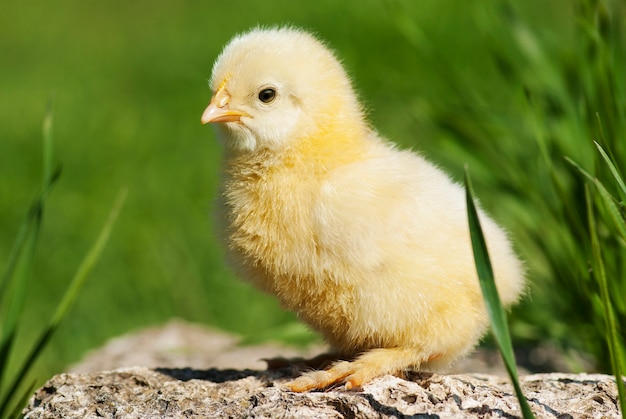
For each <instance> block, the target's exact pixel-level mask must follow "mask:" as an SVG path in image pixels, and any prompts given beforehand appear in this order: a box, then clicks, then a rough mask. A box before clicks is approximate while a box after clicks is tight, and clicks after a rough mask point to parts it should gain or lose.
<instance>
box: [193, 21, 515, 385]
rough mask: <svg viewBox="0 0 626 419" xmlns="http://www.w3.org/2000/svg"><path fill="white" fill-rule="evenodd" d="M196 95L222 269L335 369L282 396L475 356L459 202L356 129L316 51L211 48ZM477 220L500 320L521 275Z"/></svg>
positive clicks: (413, 158)
mask: <svg viewBox="0 0 626 419" xmlns="http://www.w3.org/2000/svg"><path fill="white" fill-rule="evenodd" d="M210 85H211V89H212V90H213V97H212V99H211V101H210V103H209V106H208V107H207V108H206V110H205V111H204V113H203V114H202V118H201V120H202V123H204V124H206V123H215V124H217V129H218V136H219V137H220V139H221V141H223V143H224V167H223V178H222V182H221V193H220V197H219V198H218V217H219V219H220V222H221V225H220V228H221V233H222V237H223V240H224V242H225V245H226V248H227V249H228V254H229V259H230V261H231V263H232V265H233V266H234V268H235V269H236V271H237V272H238V274H239V275H240V276H242V277H243V278H245V279H247V280H249V281H251V282H252V283H254V284H255V285H257V286H258V287H260V288H261V289H263V290H265V291H267V292H270V293H272V294H274V295H275V296H276V297H278V299H279V300H280V302H281V303H282V305H283V306H284V307H285V308H287V309H289V310H293V311H295V312H296V313H297V315H298V316H299V317H300V318H301V319H302V320H303V321H304V322H306V323H307V324H308V325H309V326H310V327H312V328H313V329H315V330H317V331H319V332H320V333H321V334H322V335H323V336H324V337H325V339H326V340H327V341H328V342H329V343H330V344H331V345H332V347H333V348H334V349H335V350H336V351H338V353H339V354H341V355H342V358H341V359H348V360H344V361H338V362H336V363H334V364H333V365H331V366H330V368H329V369H327V370H320V371H310V372H307V373H305V374H303V375H302V376H300V377H299V378H297V379H295V381H293V382H291V383H289V384H288V387H289V388H290V389H291V390H293V391H306V390H310V389H322V388H325V387H327V386H329V385H331V384H335V383H345V387H346V388H347V389H350V388H354V387H358V386H361V385H362V384H364V383H366V382H368V381H370V380H371V379H373V378H375V377H377V376H380V375H383V374H400V373H402V372H403V371H404V370H406V369H409V368H419V367H427V368H435V367H437V366H445V365H448V364H449V363H451V362H452V361H453V360H455V359H456V358H457V357H459V356H460V355H463V354H465V353H466V352H468V351H469V350H470V349H472V348H473V347H474V346H475V345H476V343H477V342H478V340H479V339H480V337H481V336H482V335H483V333H484V332H485V330H486V328H487V325H488V318H487V314H486V310H485V306H484V303H483V300H482V295H481V291H480V287H479V283H478V279H477V275H476V269H475V267H474V261H473V255H472V249H471V244H470V238H469V228H468V224H467V215H466V209H465V199H464V191H463V189H462V188H461V187H460V186H459V185H457V184H455V183H453V182H452V181H451V180H450V179H449V178H448V177H447V176H446V174H444V173H443V172H442V171H441V170H439V169H438V168H436V167H435V166H434V165H432V164H431V163H429V162H427V161H426V160H425V159H424V158H422V157H421V156H419V155H418V154H415V153H413V152H410V151H403V150H399V149H397V148H396V147H394V145H392V144H391V143H389V142H388V141H387V140H385V139H384V138H381V136H380V135H379V134H378V133H377V132H376V131H375V130H373V129H372V127H371V126H370V125H368V123H367V121H366V119H365V117H364V113H363V108H362V106H361V105H360V104H359V101H358V99H357V96H356V94H355V92H354V90H353V88H352V86H351V83H350V79H349V78H348V76H347V74H346V72H345V71H344V69H343V67H342V65H341V64H340V62H339V60H338V59H337V58H336V57H335V55H334V54H333V53H332V52H331V51H330V50H329V49H328V48H327V47H326V46H325V45H324V44H323V43H321V42H320V41H318V40H317V39H316V38H315V37H313V36H312V35H310V34H308V33H306V32H304V31H302V30H298V29H294V28H277V29H254V30H252V31H250V32H248V33H245V34H243V35H240V36H237V37H235V38H234V39H233V40H232V41H231V42H230V43H229V44H228V45H227V46H226V47H225V48H224V50H223V52H222V53H221V54H220V56H219V57H218V58H217V61H216V63H215V65H214V67H213V73H212V77H211V82H210ZM480 217H481V222H482V225H483V229H484V233H485V236H486V239H487V245H488V249H489V252H490V255H491V257H492V259H493V265H494V271H495V276H496V279H497V287H498V291H499V293H500V296H501V299H502V301H503V303H504V304H506V305H509V304H511V303H513V302H515V301H516V300H517V299H518V297H519V296H520V294H521V293H522V290H523V286H524V285H523V284H524V274H523V269H522V265H521V263H520V261H519V260H518V258H517V257H516V256H515V254H514V252H513V250H512V248H511V245H510V243H509V240H508V238H507V236H506V234H505V233H504V231H503V230H502V229H500V228H499V227H498V226H497V225H496V224H495V223H494V222H493V221H492V220H491V219H490V218H488V217H487V216H486V215H485V214H484V213H482V212H481V213H480Z"/></svg>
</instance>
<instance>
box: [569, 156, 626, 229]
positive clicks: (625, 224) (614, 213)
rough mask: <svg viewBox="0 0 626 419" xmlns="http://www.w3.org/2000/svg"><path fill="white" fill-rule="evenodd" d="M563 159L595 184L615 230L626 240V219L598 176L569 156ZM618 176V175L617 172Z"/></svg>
mask: <svg viewBox="0 0 626 419" xmlns="http://www.w3.org/2000/svg"><path fill="white" fill-rule="evenodd" d="M565 160H567V161H568V162H569V163H570V164H571V165H572V166H574V167H575V168H576V169H577V170H578V171H579V172H580V173H581V174H582V175H583V176H585V177H586V178H587V179H589V180H590V181H591V182H592V183H593V184H594V185H595V186H596V188H597V189H598V191H599V192H600V196H601V197H602V199H603V201H604V203H605V204H606V208H607V210H608V213H609V215H610V216H611V220H612V221H613V224H614V225H615V228H616V229H617V232H618V233H619V235H620V237H621V238H622V240H624V241H626V221H624V218H623V217H622V215H621V212H620V209H619V207H618V204H617V202H616V200H615V198H614V197H613V195H611V194H610V193H609V191H608V190H607V189H606V188H605V187H604V185H603V184H602V182H600V180H598V178H596V177H594V176H592V175H591V174H590V173H589V172H587V171H586V170H585V169H583V168H582V167H580V165H579V164H577V163H576V162H575V161H574V160H572V159H570V158H569V157H565ZM618 176H619V173H618Z"/></svg>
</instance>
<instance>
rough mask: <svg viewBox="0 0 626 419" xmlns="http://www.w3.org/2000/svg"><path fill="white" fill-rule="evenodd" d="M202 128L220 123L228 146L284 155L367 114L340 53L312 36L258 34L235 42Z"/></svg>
mask: <svg viewBox="0 0 626 419" xmlns="http://www.w3.org/2000/svg"><path fill="white" fill-rule="evenodd" d="M210 86H211V89H212V91H213V97H212V98H211V102H210V103H209V106H208V107H207V108H206V110H205V111H204V113H203V115H202V123H205V124H206V123H219V124H218V127H219V130H218V132H219V133H220V137H221V138H222V140H223V141H224V143H225V145H226V147H228V148H231V149H234V150H239V151H254V150H258V149H270V150H272V149H280V148H281V147H287V146H289V144H291V143H292V142H295V141H298V140H299V139H301V138H303V137H310V136H312V135H315V134H316V132H319V131H322V130H328V125H333V124H334V125H336V124H337V123H338V122H340V121H344V120H349V121H352V123H361V121H362V119H363V118H362V114H361V108H360V105H359V103H358V100H357V98H356V96H355V94H354V92H353V89H352V86H351V84H350V80H349V78H348V76H347V75H346V73H345V71H344V69H343V68H342V66H341V64H340V63H339V61H338V60H337V58H336V57H335V56H334V55H333V53H332V52H331V51H330V50H329V49H328V48H326V47H325V46H324V45H323V44H322V43H321V42H320V41H318V40H317V39H315V38H314V37H313V36H311V35H310V34H308V33H306V32H302V31H299V30H297V29H292V28H279V29H254V30H252V31H250V32H248V33H245V34H243V35H239V36H237V37H235V38H234V39H233V40H232V41H231V42H230V43H229V44H228V45H226V47H225V48H224V50H223V51H222V53H221V54H220V55H219V57H218V58H217V61H216V62H215V64H214V66H213V72H212V76H211V81H210Z"/></svg>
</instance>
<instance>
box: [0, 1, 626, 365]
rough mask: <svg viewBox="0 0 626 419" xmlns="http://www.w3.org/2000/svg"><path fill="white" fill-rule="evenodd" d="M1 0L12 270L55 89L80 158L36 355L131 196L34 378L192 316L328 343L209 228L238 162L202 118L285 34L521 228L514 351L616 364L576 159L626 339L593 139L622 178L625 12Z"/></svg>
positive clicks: (2, 227) (47, 248)
mask: <svg viewBox="0 0 626 419" xmlns="http://www.w3.org/2000/svg"><path fill="white" fill-rule="evenodd" d="M2 8H3V12H2V14H1V16H0V52H2V57H3V65H2V66H0V80H1V81H2V86H3V95H0V263H2V266H6V264H7V263H8V261H9V260H10V252H11V245H12V241H13V238H14V237H15V236H16V235H17V234H18V228H19V227H18V226H19V223H20V222H21V220H22V211H23V209H24V208H27V207H28V204H29V202H30V201H31V199H32V196H31V191H33V190H36V189H37V188H38V187H39V185H40V172H41V169H40V167H41V164H40V161H41V147H40V141H39V139H40V126H41V120H42V119H43V117H44V113H45V103H46V99H47V97H48V96H49V95H50V94H51V93H54V95H55V121H56V125H55V137H56V138H57V139H58V140H57V142H56V143H57V144H56V155H57V156H58V157H57V159H58V160H59V161H60V162H61V163H62V166H63V188H58V190H55V193H54V194H53V195H51V196H50V197H49V199H48V200H47V204H46V205H47V211H46V218H45V226H46V228H45V229H44V230H42V231H41V234H40V236H39V239H38V244H37V248H36V249H35V250H34V258H35V260H36V261H37V263H35V264H34V266H33V267H32V272H31V277H32V278H33V286H32V287H31V288H29V289H28V290H27V291H26V292H25V297H24V298H25V301H24V307H27V309H26V310H25V311H24V312H23V323H22V327H21V328H20V334H19V336H17V340H16V342H15V344H16V348H18V350H25V349H24V348H26V347H27V343H28V342H32V341H34V340H35V338H36V334H37V333H38V330H39V327H40V326H41V319H45V318H49V316H50V313H53V312H54V309H55V302H56V301H59V300H60V299H61V297H62V294H63V291H64V287H65V285H64V284H66V280H67V278H70V277H72V275H73V274H74V269H75V267H76V266H78V265H79V264H80V261H81V259H82V257H83V255H84V251H85V249H88V248H90V246H91V244H92V240H93V234H94V232H95V231H98V230H99V228H100V225H101V223H102V220H103V219H105V218H106V216H107V213H108V211H109V208H110V203H111V202H112V201H113V200H114V197H115V196H116V194H117V192H118V190H119V189H120V187H121V185H127V186H128V190H129V192H128V199H127V202H126V204H125V209H124V212H123V214H121V216H120V218H119V220H118V222H117V224H116V232H115V234H114V235H113V236H112V237H111V242H110V243H109V245H108V246H107V249H105V250H104V251H103V253H102V255H101V261H100V262H99V263H98V265H97V266H96V267H95V268H94V271H93V272H92V274H91V276H90V280H89V281H87V283H86V284H85V286H84V289H83V291H82V293H81V295H80V298H78V300H77V302H76V306H75V307H74V309H73V310H72V311H71V313H70V317H69V318H68V319H67V322H65V323H64V324H63V325H62V326H61V327H60V328H59V330H58V334H57V335H56V336H55V337H54V338H53V339H52V340H51V342H50V347H49V351H46V353H45V354H44V356H43V357H42V359H41V362H40V363H38V364H37V365H35V369H34V370H35V372H36V373H37V375H38V376H40V377H47V376H49V375H51V374H52V373H54V372H58V371H60V370H62V368H64V367H65V366H66V365H67V364H68V363H71V362H75V361H77V360H78V359H79V358H80V356H81V355H82V354H83V353H84V352H85V351H86V350H87V349H89V348H93V347H97V346H98V345H101V344H102V343H103V342H104V341H105V340H106V339H107V338H109V337H112V336H115V335H119V334H121V333H125V332H128V331H130V330H133V329H136V328H140V327H143V326H146V325H150V324H157V323H161V322H164V321H165V320H166V319H168V318H171V317H173V316H178V317H182V318H185V319H188V320H191V321H197V322H202V323H205V324H208V325H213V326H216V327H219V328H223V329H226V330H230V331H234V332H237V333H241V334H243V335H244V336H246V337H247V338H248V339H249V340H250V341H254V340H260V339H267V338H272V337H279V338H284V339H290V340H293V341H298V342H302V341H307V340H310V339H311V338H312V337H311V336H312V335H311V334H308V333H306V332H303V331H302V330H303V329H302V328H297V327H294V326H293V325H294V323H295V318H294V317H293V315H291V314H289V313H285V312H283V311H282V310H281V309H280V308H279V307H278V305H277V303H276V302H275V301H274V299H272V298H271V297H269V296H265V295H263V294H260V293H259V292H257V291H255V290H253V289H252V287H250V286H248V285H246V284H243V283H241V282H240V281H238V280H237V279H236V278H234V277H233V275H232V274H230V273H229V271H228V269H227V268H226V267H225V266H224V263H223V260H222V253H221V250H220V249H219V246H218V245H217V241H216V239H215V237H214V228H213V224H212V221H211V218H210V217H209V214H210V208H211V200H212V199H213V197H214V196H215V193H216V187H217V174H218V164H219V159H220V153H221V150H220V147H219V144H217V142H216V141H215V137H214V134H213V132H212V131H211V129H209V128H208V127H206V126H202V125H200V123H199V118H200V114H201V112H202V110H203V109H204V106H206V103H207V102H208V100H209V96H210V92H209V89H208V87H207V79H208V77H209V74H210V70H211V65H212V62H213V60H214V59H215V57H216V56H217V54H218V53H219V51H220V49H221V48H222V46H223V45H224V43H225V42H227V40H228V39H229V38H231V37H232V36H233V35H234V34H235V33H238V32H241V31H243V30H246V29H248V28H250V27H252V26H255V25H257V24H265V25H268V24H280V23H288V22H289V23H294V24H296V25H299V26H303V27H305V28H309V29H312V30H314V31H315V32H317V33H318V34H319V35H320V37H322V38H323V39H325V40H326V41H327V42H328V43H329V44H330V45H332V46H333V47H334V48H335V49H336V51H337V53H338V55H339V56H341V57H342V58H343V61H344V63H345V65H346V66H347V68H348V70H349V72H350V73H351V74H352V75H353V76H354V80H355V86H356V88H357V90H358V91H359V92H360V94H361V97H362V99H363V100H364V102H365V103H366V105H367V108H368V109H369V110H370V119H371V120H372V123H373V124H374V125H375V126H376V127H377V128H378V129H379V130H380V131H381V133H382V134H384V135H386V136H388V137H390V138H392V139H393V140H394V141H395V142H397V143H399V144H400V145H401V146H403V147H411V148H414V149H417V150H420V151H421V152H423V153H424V154H425V155H426V156H427V157H428V158H430V159H431V160H434V161H436V162H437V163H439V164H440V165H441V166H442V167H444V168H445V169H446V170H447V171H448V172H450V173H451V174H452V175H453V176H454V177H455V178H456V179H458V180H462V174H463V170H462V168H463V165H464V164H465V163H469V166H470V167H471V169H472V179H473V181H474V185H475V188H476V190H477V191H478V192H479V195H480V197H481V202H482V206H483V207H484V208H485V209H486V210H487V212H489V213H490V214H492V215H493V216H494V218H495V219H496V220H497V221H498V222H500V223H501V224H502V225H504V226H505V227H506V228H507V229H508V230H509V232H510V233H511V236H512V237H513V238H514V241H515V243H516V245H517V248H518V250H519V252H520V254H521V255H522V257H523V258H524V259H525V260H526V264H527V267H528V272H529V279H530V281H531V286H530V292H529V295H530V296H529V298H528V299H526V301H524V303H523V304H522V305H520V306H519V307H518V308H516V309H515V310H514V311H513V312H512V313H511V316H510V318H511V325H510V327H511V333H512V336H513V342H514V344H515V345H517V346H522V345H524V346H526V345H528V346H532V345H535V344H537V343H539V342H551V343H552V344H554V345H556V346H557V347H559V348H561V349H562V350H563V352H564V353H565V354H567V353H569V352H572V351H582V352H585V353H589V354H591V356H592V357H593V359H594V360H595V361H596V363H597V369H598V370H600V371H605V372H609V371H611V369H612V366H611V362H610V359H611V357H610V354H609V347H608V346H607V345H606V343H605V342H606V340H605V337H606V334H607V333H606V330H607V326H606V323H605V315H604V306H603V303H602V298H601V292H600V291H601V290H600V288H599V285H598V282H597V281H596V280H595V279H594V278H591V277H590V275H589V271H590V267H591V266H592V264H593V262H592V261H593V257H592V255H593V251H592V250H593V249H592V244H591V243H592V242H591V235H590V234H591V233H590V229H589V221H588V216H587V214H588V212H587V205H586V200H585V193H584V190H585V185H586V184H587V183H588V180H587V179H586V178H585V176H584V175H582V174H581V173H580V171H579V170H578V169H577V168H576V167H574V166H573V165H571V164H570V163H568V162H567V160H565V158H564V157H568V158H570V159H571V160H572V161H574V162H576V164H578V165H579V166H580V167H581V168H582V169H583V170H585V171H586V172H587V173H589V174H590V175H591V176H592V177H594V178H598V179H599V181H600V182H601V183H602V185H604V187H605V188H606V189H607V192H608V193H609V194H610V195H611V196H613V197H614V200H613V202H614V207H613V208H612V207H610V206H607V204H606V203H605V201H603V200H604V199H605V198H603V197H602V195H601V192H600V191H599V190H596V191H595V192H594V193H593V194H592V200H593V203H594V206H595V209H594V214H595V217H596V219H597V228H596V231H597V234H598V245H599V247H600V248H601V250H602V260H603V262H604V266H605V272H606V278H607V293H608V298H609V299H610V300H611V304H612V307H613V309H614V313H615V325H616V326H615V328H616V336H617V338H618V340H620V339H621V340H620V341H621V342H622V345H623V336H624V325H625V324H626V314H625V313H626V302H624V299H623V298H618V297H619V296H623V295H626V266H625V265H626V258H625V257H624V252H625V247H626V245H625V240H624V238H623V237H622V236H621V233H620V230H619V227H618V226H619V224H617V225H616V224H615V222H614V219H615V217H616V214H617V215H619V216H622V217H623V214H624V200H625V197H624V195H623V194H622V192H621V190H622V188H621V187H620V185H619V184H618V183H616V181H615V180H614V179H615V178H614V177H613V173H612V169H611V167H610V166H609V165H608V164H607V163H606V161H605V159H603V158H602V155H601V154H600V153H599V152H598V151H597V149H596V147H595V145H594V143H593V141H594V140H595V141H597V142H598V143H599V144H600V145H601V146H602V148H603V150H606V153H607V155H608V156H609V157H610V160H611V161H612V162H614V167H615V170H617V171H618V172H621V173H623V171H624V168H625V167H626V128H625V119H626V118H625V112H626V111H625V107H626V86H625V83H626V80H625V79H624V77H623V76H622V75H623V74H626V69H625V60H626V58H625V57H626V52H625V50H626V47H625V45H626V40H625V39H624V38H625V33H624V30H623V25H624V22H625V21H626V19H625V11H624V6H623V2H617V1H608V0H607V1H595V2H592V1H583V0H571V1H566V0H555V1H551V2H547V3H546V2H544V1H539V0H529V1H526V2H507V1H495V0H486V1H482V2H471V3H467V4H463V5H462V6H460V5H459V4H458V3H456V2H442V1H435V0H424V1H420V2H413V1H392V0H385V1H382V0H381V1H371V2H365V3H364V2H360V1H356V0H349V1H344V2H335V1H331V0H322V1H318V2H311V3H295V2H290V1H286V0H281V1H268V2H252V1H248V2H239V3H237V5H236V6H228V5H227V4H225V3H224V4H216V3H198V2H192V1H189V0H184V1H180V2H168V3H160V4H154V2H148V1H146V0H138V1H136V2H123V1H120V0H115V1H111V2H100V3H86V2H81V1H78V0H68V1H61V2H55V3H54V4H53V3H50V2H44V1H42V0H35V1H34V2H28V3H24V2H19V1H17V0H9V1H7V2H5V3H4V4H3V7H2ZM599 121H601V123H599ZM622 178H623V177H622ZM3 321H4V319H3ZM294 330H295V331H297V333H295V334H294V333H293V331H294ZM622 353H624V352H623V351H622Z"/></svg>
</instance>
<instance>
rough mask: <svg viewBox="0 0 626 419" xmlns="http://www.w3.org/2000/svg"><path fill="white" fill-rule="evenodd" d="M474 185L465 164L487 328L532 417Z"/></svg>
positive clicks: (522, 405) (528, 416) (526, 413)
mask: <svg viewBox="0 0 626 419" xmlns="http://www.w3.org/2000/svg"><path fill="white" fill-rule="evenodd" d="M474 196H475V195H474V189H473V187H472V182H471V179H470V175H469V170H468V168H467V167H466V168H465V198H466V199H465V201H466V205H467V221H468V225H469V230H470V237H471V241H472V251H473V253H474V262H475V265H476V272H477V273H478V280H479V282H480V288H481V291H482V294H483V298H484V301H485V306H486V308H487V314H488V316H489V322H490V323H491V330H492V332H493V336H494V337H495V340H496V343H497V344H498V349H499V350H500V354H501V355H502V360H503V361H504V366H505V367H506V370H507V372H508V374H509V377H510V378H511V383H512V384H513V388H514V390H515V394H516V396H517V399H518V401H519V404H520V409H521V411H522V415H523V417H524V419H532V418H534V417H535V416H534V415H533V412H532V411H531V410H530V406H529V405H528V400H527V399H526V397H525V396H524V393H523V392H522V388H521V385H520V383H519V375H518V372H517V364H516V363H515V354H514V353H513V343H512V342H511V334H510V332H509V325H508V323H507V318H506V313H505V311H504V308H503V307H502V302H501V300H500V295H499V294H498V290H497V288H496V282H495V277H494V274H493V267H492V265H491V259H490V258H489V252H488V251H487V243H486V242H485V237H484V235H483V231H482V227H481V225H480V220H479V218H478V211H477V210H476V205H475V203H474V199H475V198H474Z"/></svg>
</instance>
